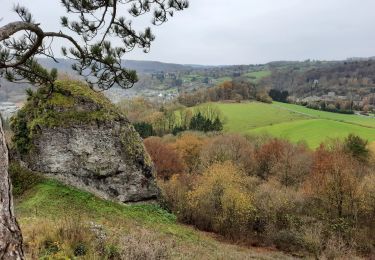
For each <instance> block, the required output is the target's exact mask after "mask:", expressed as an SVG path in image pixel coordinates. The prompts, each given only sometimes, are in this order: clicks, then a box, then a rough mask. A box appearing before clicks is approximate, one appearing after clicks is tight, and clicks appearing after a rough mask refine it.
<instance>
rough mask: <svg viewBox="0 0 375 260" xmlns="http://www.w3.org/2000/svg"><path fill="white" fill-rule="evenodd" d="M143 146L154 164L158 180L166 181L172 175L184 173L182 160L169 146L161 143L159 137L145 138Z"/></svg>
mask: <svg viewBox="0 0 375 260" xmlns="http://www.w3.org/2000/svg"><path fill="white" fill-rule="evenodd" d="M144 144H145V146H146V149H147V151H148V153H149V154H150V156H151V159H152V161H153V162H154V165H155V168H156V171H157V177H158V178H161V179H164V180H168V179H169V178H171V176H172V175H173V174H180V173H182V172H184V170H185V165H184V164H183V160H182V159H181V157H180V155H179V154H178V153H177V152H176V151H175V150H174V149H173V148H172V147H171V145H168V144H165V143H163V141H162V140H161V138H159V137H150V138H147V139H146V140H144Z"/></svg>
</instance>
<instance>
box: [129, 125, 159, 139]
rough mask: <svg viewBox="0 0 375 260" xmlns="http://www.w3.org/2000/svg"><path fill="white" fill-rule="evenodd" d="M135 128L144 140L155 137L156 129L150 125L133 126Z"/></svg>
mask: <svg viewBox="0 0 375 260" xmlns="http://www.w3.org/2000/svg"><path fill="white" fill-rule="evenodd" d="M133 126H134V128H135V130H136V131H137V132H138V133H139V135H140V136H141V137H142V138H143V139H145V138H147V137H150V136H153V135H155V131H154V128H153V127H152V125H151V124H149V123H146V122H140V123H135V124H133Z"/></svg>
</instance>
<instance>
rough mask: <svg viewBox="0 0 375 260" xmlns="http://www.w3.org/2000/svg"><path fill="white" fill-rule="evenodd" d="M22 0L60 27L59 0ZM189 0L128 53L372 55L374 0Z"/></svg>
mask: <svg viewBox="0 0 375 260" xmlns="http://www.w3.org/2000/svg"><path fill="white" fill-rule="evenodd" d="M1 2H2V3H1V9H0V10H1V11H0V17H3V20H2V21H1V23H0V24H4V23H6V22H10V21H12V20H14V19H16V17H15V16H14V15H13V14H12V13H11V12H10V10H11V7H12V5H13V4H14V1H13V0H1ZM19 2H20V3H21V4H23V5H25V6H27V7H28V8H29V9H30V10H31V11H32V13H33V14H34V16H35V19H36V20H38V21H39V22H41V23H42V25H43V26H44V27H45V28H46V29H48V30H56V29H57V30H58V29H59V16H60V15H62V14H63V11H62V10H61V8H60V3H59V1H57V0H55V1H51V0H49V1H46V0H32V1H31V0H20V1H19ZM46 2H48V4H46ZM190 3H191V7H190V8H189V9H188V10H186V11H184V12H181V13H177V14H176V16H175V17H174V18H172V19H170V21H169V22H168V23H167V24H165V25H163V26H161V27H155V28H153V31H154V33H155V34H156V36H157V39H156V41H155V42H154V44H153V46H152V50H151V52H150V53H149V54H144V53H143V52H141V51H135V52H134V53H131V54H129V55H128V56H127V57H126V58H128V59H139V60H158V61H165V62H175V63H184V64H188V63H190V64H250V63H265V62H269V61H272V60H304V59H325V60H330V59H345V58H346V57H354V56H373V55H375V49H374V46H375V34H374V33H373V26H374V24H375V16H374V15H373V10H374V9H375V1H373V0H361V1H358V0H190ZM149 20H150V17H147V18H143V19H141V20H140V21H138V22H137V23H136V24H137V25H138V26H139V27H143V26H146V25H148V24H149ZM56 44H57V45H61V44H63V43H61V42H57V43H56ZM57 47H59V46H57ZM56 49H58V48H56Z"/></svg>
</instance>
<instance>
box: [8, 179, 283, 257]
mask: <svg viewBox="0 0 375 260" xmlns="http://www.w3.org/2000/svg"><path fill="white" fill-rule="evenodd" d="M15 204H16V214H17V218H18V221H19V223H20V225H21V229H22V230H23V235H24V238H25V243H27V245H28V250H27V251H30V250H31V249H33V250H34V251H35V250H37V249H35V248H30V247H33V246H34V245H35V244H34V243H35V241H37V240H38V238H39V239H40V238H42V239H44V238H48V237H49V235H50V234H49V233H48V232H47V233H45V232H46V231H44V230H48V229H46V228H45V227H40V225H51V222H52V223H56V224H53V225H57V224H58V223H61V222H62V223H64V221H65V222H67V221H66V220H67V219H73V220H76V221H81V222H82V221H83V222H82V223H84V224H85V223H90V222H93V223H97V224H100V225H102V226H103V227H104V228H105V230H106V232H108V235H109V236H110V237H111V239H112V238H114V237H116V239H117V238H119V239H120V238H121V237H122V236H129V235H131V234H133V236H134V235H135V236H134V237H137V235H136V234H138V232H141V231H142V230H147V233H146V235H147V236H150V237H152V238H154V239H156V240H157V241H158V242H159V243H162V244H163V243H166V244H167V245H168V244H169V245H173V248H172V249H170V250H172V253H171V256H172V257H171V258H172V259H249V258H252V259H274V258H278V259H290V257H288V256H286V255H284V254H282V253H279V252H274V251H271V250H264V249H263V250H260V252H258V250H257V249H253V248H245V247H240V246H236V245H231V244H229V243H225V242H219V241H217V240H216V239H215V238H214V237H213V236H212V235H210V234H208V233H204V232H200V231H197V230H195V229H194V228H192V227H189V226H186V225H181V224H179V223H178V222H177V220H176V217H175V216H174V215H173V214H170V213H168V212H167V211H165V210H164V209H162V208H161V207H160V206H158V205H157V204H139V205H124V204H118V203H115V202H110V201H105V200H102V199H100V198H97V197H95V196H94V195H92V194H90V193H87V192H83V191H80V190H78V189H75V188H71V187H68V186H65V185H62V184H60V183H59V182H57V181H54V180H48V179H41V180H40V181H39V182H38V184H37V185H35V186H33V187H32V188H31V189H29V190H27V191H26V192H25V193H23V195H22V196H21V197H18V198H17V199H16V203H15ZM43 223H44V224H43ZM68 223H69V222H68ZM53 228H54V226H52V229H53ZM67 228H69V227H67ZM38 230H39V231H38ZM35 232H38V233H35ZM41 232H44V233H41ZM49 232H50V231H49ZM76 232H78V230H77V231H76ZM138 236H139V235H138ZM60 242H61V241H60ZM140 246H141V247H142V246H148V245H143V244H142V245H140ZM31 251H32V250H31ZM61 253H62V254H63V253H64V252H61ZM59 259H60V258H59ZM64 259H65V258H64Z"/></svg>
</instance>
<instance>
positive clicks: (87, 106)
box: [11, 81, 126, 154]
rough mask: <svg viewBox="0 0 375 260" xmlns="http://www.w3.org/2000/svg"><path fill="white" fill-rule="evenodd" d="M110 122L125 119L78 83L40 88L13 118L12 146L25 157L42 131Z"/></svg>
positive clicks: (100, 97) (107, 101) (61, 83)
mask: <svg viewBox="0 0 375 260" xmlns="http://www.w3.org/2000/svg"><path fill="white" fill-rule="evenodd" d="M113 120H115V121H123V120H125V121H126V118H125V117H124V115H123V114H122V113H121V112H120V111H119V110H118V109H117V108H116V107H115V106H114V105H113V104H112V103H111V102H110V101H109V100H108V99H107V98H106V97H105V96H104V95H103V94H102V93H99V92H96V91H94V90H92V89H91V88H90V87H89V86H88V85H86V84H84V83H82V82H79V81H56V83H55V86H54V87H53V89H51V87H41V88H39V89H38V90H37V92H35V93H31V94H30V95H29V97H28V100H27V102H26V104H25V106H24V107H23V108H22V109H21V110H20V111H19V112H18V113H17V115H16V116H14V117H13V118H12V120H11V127H12V130H13V132H14V137H13V144H14V145H15V148H16V149H17V151H18V152H20V153H21V154H25V153H27V152H28V151H29V150H30V149H31V148H32V142H31V139H32V138H33V137H34V135H37V134H38V133H39V130H41V129H43V128H53V127H65V128H68V127H71V126H73V125H77V124H78V125H80V124H90V123H95V124H100V123H104V122H110V121H113Z"/></svg>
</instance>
